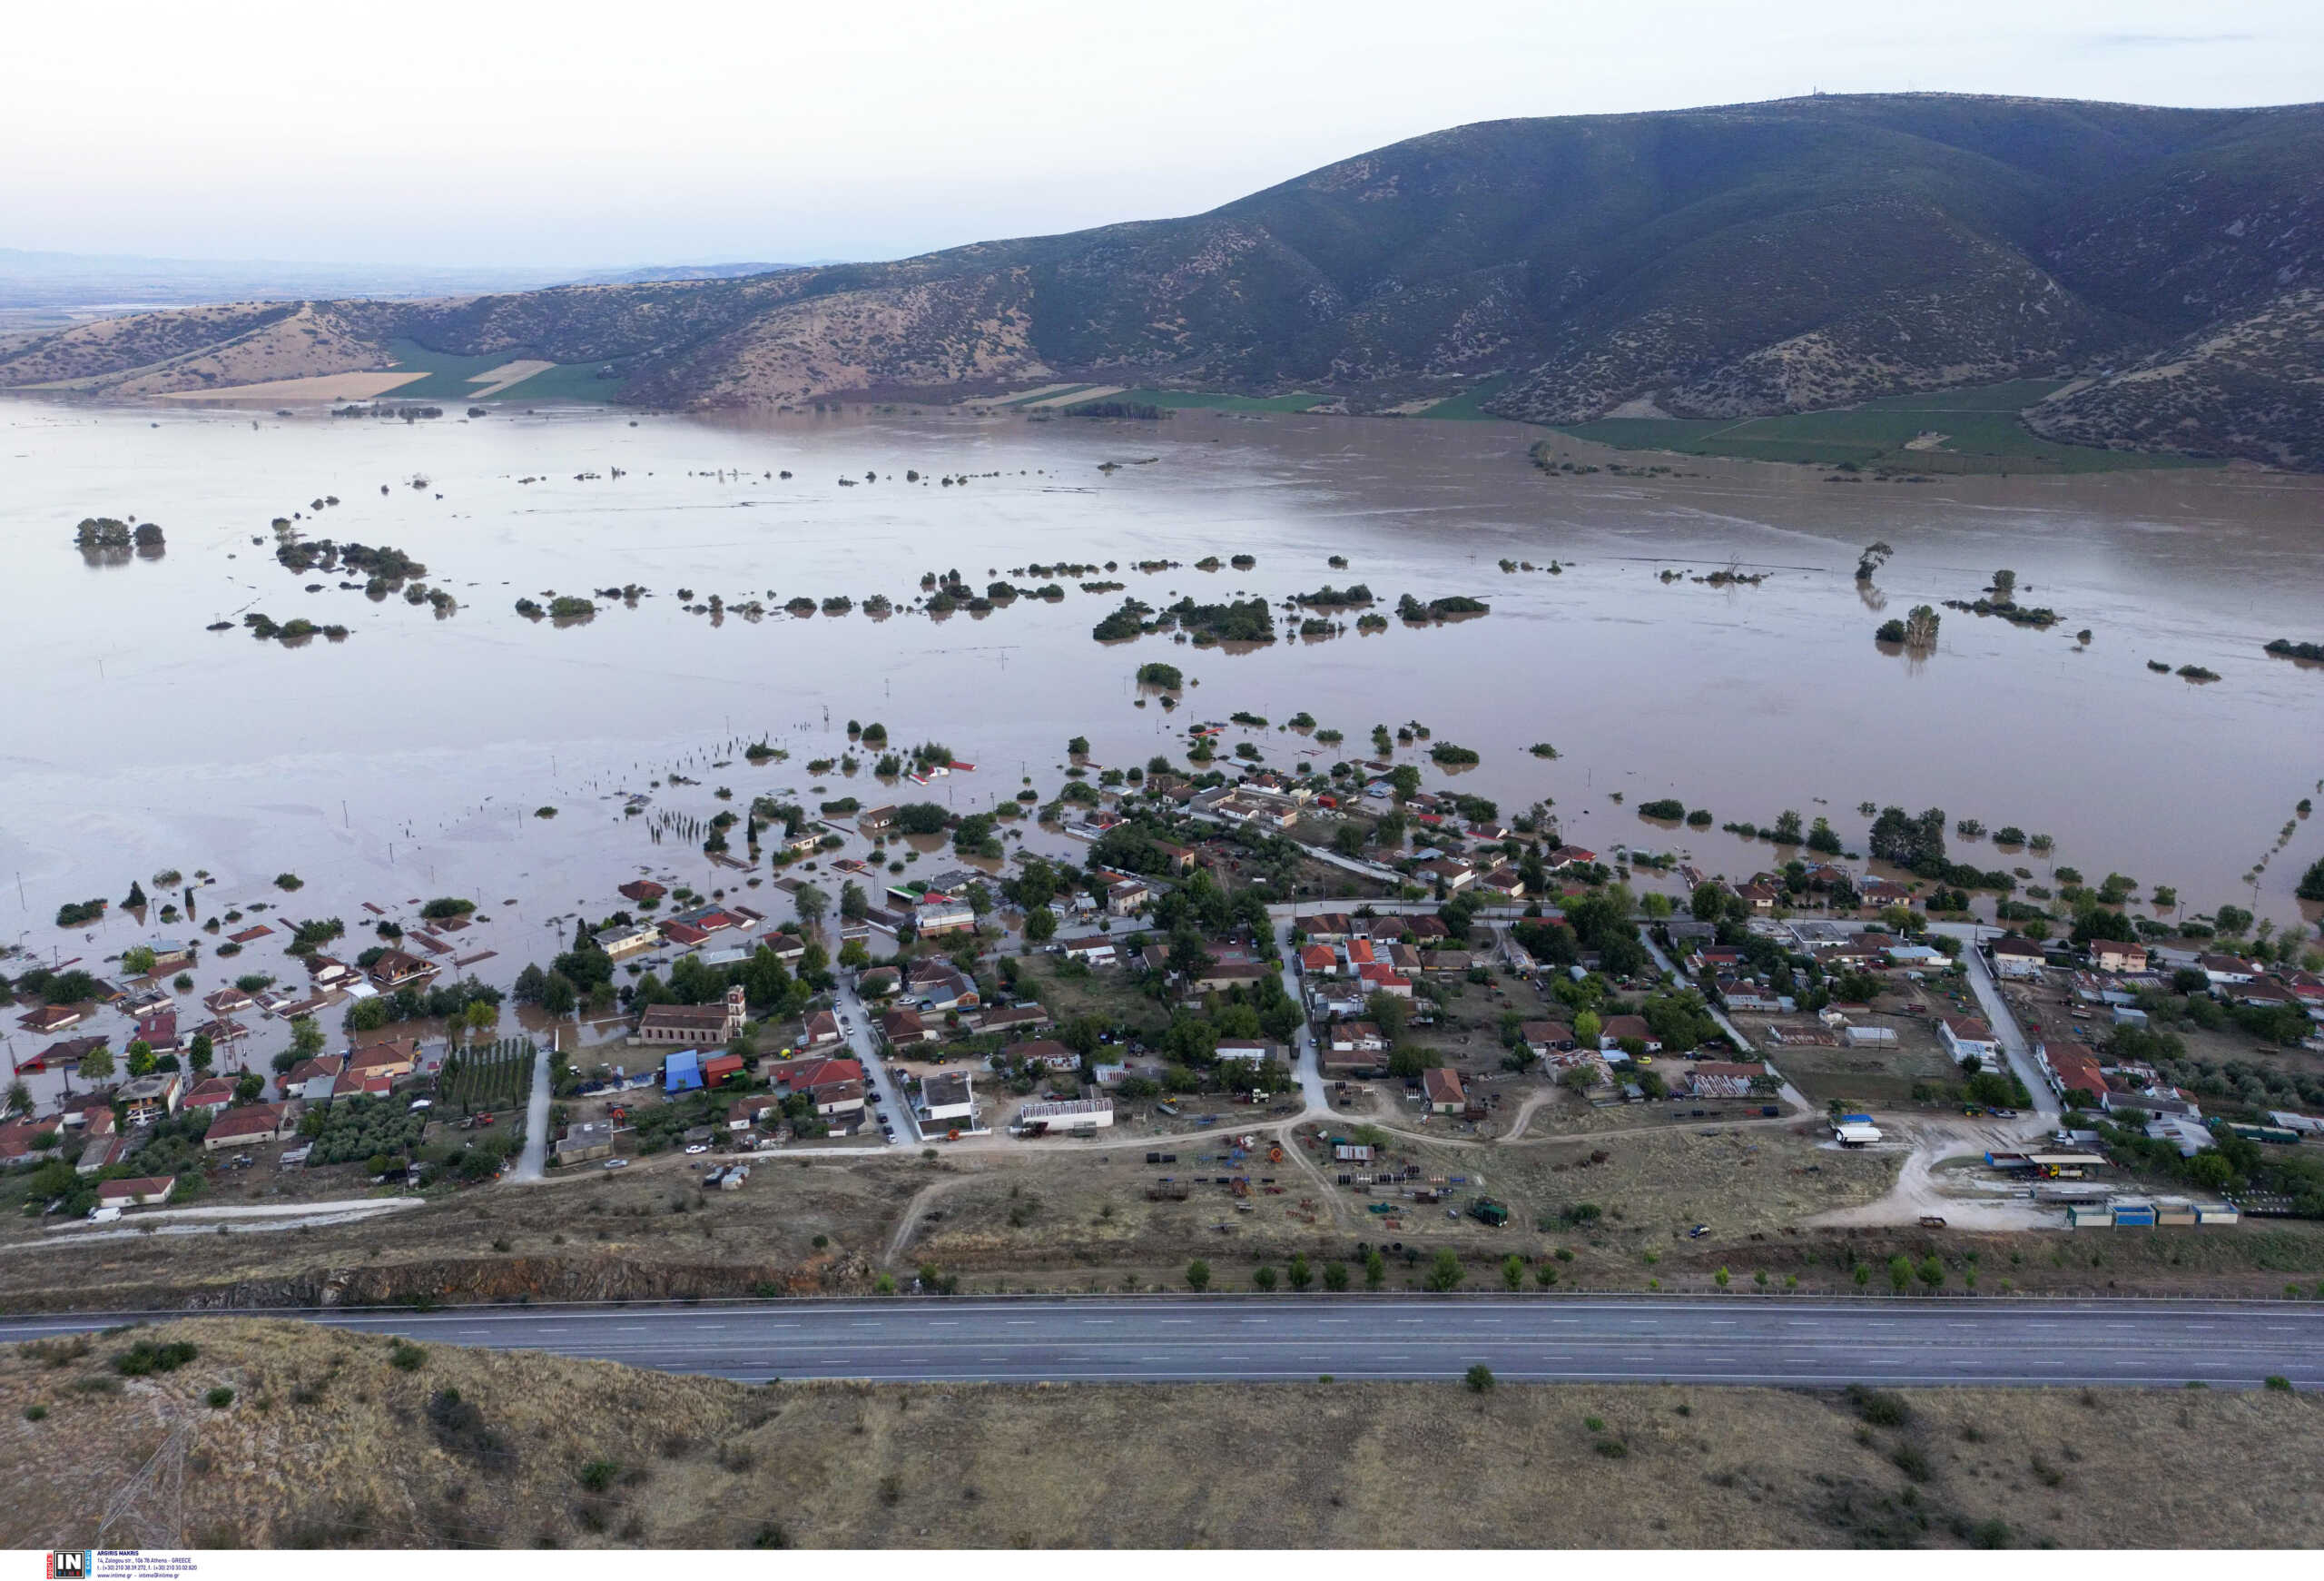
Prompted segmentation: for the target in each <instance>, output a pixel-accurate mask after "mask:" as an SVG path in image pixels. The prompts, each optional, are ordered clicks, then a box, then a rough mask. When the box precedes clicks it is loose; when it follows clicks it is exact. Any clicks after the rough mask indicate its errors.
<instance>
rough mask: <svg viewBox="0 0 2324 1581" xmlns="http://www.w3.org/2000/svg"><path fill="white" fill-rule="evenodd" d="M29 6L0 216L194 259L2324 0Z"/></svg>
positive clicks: (713, 219)
mask: <svg viewBox="0 0 2324 1581" xmlns="http://www.w3.org/2000/svg"><path fill="white" fill-rule="evenodd" d="M11 13H12V14H11V16H10V18H9V20H8V22H7V23H6V25H5V26H6V32H5V34H4V35H0V41H5V48H0V60H5V62H6V70H5V91H0V150H5V159H0V246H13V247H24V248H42V249H54V250H60V251H72V252H137V253H145V254H157V255H175V256H183V257H199V258H274V259H295V260H314V261H337V262H389V263H406V264H416V263H436V264H485V263H491V264H524V265H531V264H556V265H579V264H591V265H610V264H629V263H652V262H706V261H714V260H742V259H763V260H773V261H792V260H803V259H818V258H833V257H846V258H886V257H895V256H900V255H903V254H908V253H911V252H922V251H926V250H929V249H932V248H937V247H943V246H950V245H953V244H955V243H959V242H970V241H977V240H980V239H984V238H989V237H1003V236H1014V235H1026V234H1032V233H1038V232H1051V231H1064V230H1072V229H1076V228H1078V227H1081V226H1086V225H1093V224H1101V223H1105V222H1109V221H1115V220H1125V219H1147V218H1156V217H1159V216H1164V215H1170V214H1180V213H1189V212H1197V211H1200V210H1203V209H1207V208H1210V207H1213V206H1215V205H1216V204H1218V203H1224V202H1226V201H1227V200H1229V199H1232V198H1235V197H1237V196H1239V195H1241V194H1242V193H1246V192H1249V191H1252V190H1254V189H1256V188H1259V187H1263V186H1266V185H1269V184H1271V183H1275V182H1278V181H1281V180H1284V179H1285V178H1287V177H1290V176H1293V175H1295V174H1297V173H1301V172H1302V171H1305V170H1309V169H1312V168H1314V167H1315V166H1316V165H1319V164H1323V163H1328V162H1330V161H1332V160H1334V159H1338V158H1342V157H1344V156H1346V155H1349V154H1352V153H1360V152H1362V151H1363V150H1364V149H1367V148H1372V147H1376V146H1378V145H1380V144H1382V143H1391V142H1393V141H1395V140H1397V139H1399V138H1403V137H1407V136H1411V135H1413V134H1414V133H1423V132H1429V131H1433V130H1436V129H1438V128H1441V127H1444V126H1451V125H1457V124H1461V123H1463V122H1469V121H1480V120H1489V119H1495V118H1499V117H1502V116H1512V115H1560V114H1587V113H1602V112H1619V111H1635V110H1654V109H1668V108H1673V107H1677V106H1683V105H1690V104H1727V103H1735V102H1739V101H1746V100H1754V99H1769V98H1780V97H1786V96H1788V95H1791V94H1806V93H1809V92H1811V91H1814V90H1816V89H1818V88H1821V89H1822V90H1824V91H1825V92H1827V93H1861V92H1888V91H1897V90H1905V89H1913V88H1917V89H1922V90H1933V89H1941V90H1948V91H1955V92H1969V93H1991V94H2040V95H2054V96H2060V97H2071V98H2093V99H2115V100H2131V101H2137V102H2142V103H2149V104H2287V103H2295V102H2304V101H2310V100H2315V99H2319V98H2324V5H2317V4H2315V3H2314V0H2304V3H2301V0H2209V3H2207V4H2202V5H2190V4H2186V3H2185V0H2175V3H2172V4H2161V3H2156V0H2111V3H2108V4H2047V5H2045V4H2041V3H2038V0H1948V3H1946V4H1940V5H1915V6H1906V5H1898V4H1889V5H1866V4H1863V3H1862V0H1789V3H1788V4H1787V5H1779V6H1777V5H1750V6H1746V5H1737V4H1709V3H1704V0H1621V3H1620V4H1602V3H1601V4H1587V5H1568V4H1561V3H1558V0H1526V3H1522V4H1513V3H1503V0H1474V3H1466V0H1445V3H1439V4H1432V5H1413V4H1411V0H1395V3H1393V4H1390V3H1385V0H1328V3H1309V0H1297V3H1288V4H1264V3H1253V4H1245V5H1231V4H1216V3H1214V0H1173V3H1172V4H1168V5H1159V6H1151V7H1145V8H1141V9H1140V10H1139V11H1137V13H1136V14H1128V12H1127V11H1126V8H1124V7H1120V6H1117V5H1108V4H1105V3H1104V0H939V3H933V4H931V3H924V0H885V3H882V4H877V5H850V4H844V3H832V0H823V3H822V4H817V5H800V4H797V3H795V0H759V3H756V4H751V5H738V6H733V7H731V8H730V7H728V6H725V5H719V4H709V5H671V6H669V7H667V8H659V7H655V6H652V5H639V4H636V3H635V0H624V3H623V4H620V5H612V4H606V3H603V0H578V3H567V4H561V5H549V4H534V5H525V6H522V7H518V6H514V5H503V4H499V3H498V0H391V3H389V4H385V5H316V4H314V3H313V0H300V4H295V5H293V4H286V3H282V0H265V3H259V4H251V3H248V0H225V3H224V4H222V5H186V4H184V3H183V0H170V3H168V4H155V3H153V0H117V3H116V4H113V5H106V6H103V7H97V8H84V7H79V6H63V5H39V6H34V5H22V6H17V7H12V8H11Z"/></svg>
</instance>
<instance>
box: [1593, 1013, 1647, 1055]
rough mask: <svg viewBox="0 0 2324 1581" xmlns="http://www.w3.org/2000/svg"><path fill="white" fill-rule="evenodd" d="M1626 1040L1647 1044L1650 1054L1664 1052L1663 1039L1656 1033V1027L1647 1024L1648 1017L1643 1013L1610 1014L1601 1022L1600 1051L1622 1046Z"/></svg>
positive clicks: (1603, 1051)
mask: <svg viewBox="0 0 2324 1581" xmlns="http://www.w3.org/2000/svg"><path fill="white" fill-rule="evenodd" d="M1626 1040H1629V1041H1635V1042H1640V1043H1643V1044H1645V1045H1646V1052H1648V1053H1649V1054H1659V1053H1660V1052H1662V1040H1661V1039H1660V1038H1659V1037H1656V1036H1655V1035H1654V1029H1653V1028H1652V1027H1650V1026H1649V1025H1647V1024H1646V1017H1644V1016H1642V1015H1610V1016H1608V1017H1607V1018H1606V1019H1605V1020H1604V1021H1603V1022H1602V1023H1600V1025H1599V1028H1598V1052H1600V1053H1605V1052H1608V1051H1610V1050H1612V1049H1618V1048H1620V1047H1621V1046H1622V1044H1623V1042H1625V1041H1626Z"/></svg>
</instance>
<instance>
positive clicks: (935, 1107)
mask: <svg viewBox="0 0 2324 1581" xmlns="http://www.w3.org/2000/svg"><path fill="white" fill-rule="evenodd" d="M976 1117H977V1102H976V1093H975V1092H973V1091H972V1090H971V1089H970V1084H969V1074H968V1072H965V1071H959V1072H945V1073H943V1074H941V1075H936V1076H931V1077H929V1078H928V1079H927V1080H926V1081H924V1082H921V1084H920V1119H921V1123H922V1124H923V1125H930V1124H939V1125H940V1124H945V1123H949V1122H953V1121H966V1122H970V1123H971V1124H973V1123H974V1122H975V1121H976Z"/></svg>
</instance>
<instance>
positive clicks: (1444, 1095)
mask: <svg viewBox="0 0 2324 1581" xmlns="http://www.w3.org/2000/svg"><path fill="white" fill-rule="evenodd" d="M1420 1086H1421V1092H1423V1094H1425V1095H1426V1098H1427V1101H1428V1110H1429V1112H1430V1113H1432V1114H1458V1113H1460V1112H1461V1111H1462V1110H1463V1109H1466V1108H1467V1107H1468V1106H1469V1094H1468V1091H1467V1089H1465V1088H1463V1087H1462V1085H1461V1072H1458V1071H1454V1070H1449V1069H1446V1068H1443V1067H1442V1066H1439V1067H1435V1068H1433V1069H1430V1070H1426V1071H1423V1072H1421V1073H1420Z"/></svg>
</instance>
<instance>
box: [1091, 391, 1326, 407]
mask: <svg viewBox="0 0 2324 1581" xmlns="http://www.w3.org/2000/svg"><path fill="white" fill-rule="evenodd" d="M1109 399H1111V400H1142V401H1144V402H1145V403H1146V404H1147V405H1148V406H1164V407H1177V408H1182V409H1185V410H1197V411H1305V410H1307V409H1308V408H1309V407H1311V406H1321V405H1323V404H1324V402H1326V401H1328V400H1331V399H1332V398H1331V397H1330V396H1328V395H1312V394H1309V393H1308V392H1306V391H1305V390H1294V391H1293V392H1292V393H1291V394H1289V395H1211V394H1207V393H1205V392H1203V391H1200V390H1123V391H1122V392H1121V393H1120V394H1119V395H1117V396H1113V397H1110V398H1109Z"/></svg>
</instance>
